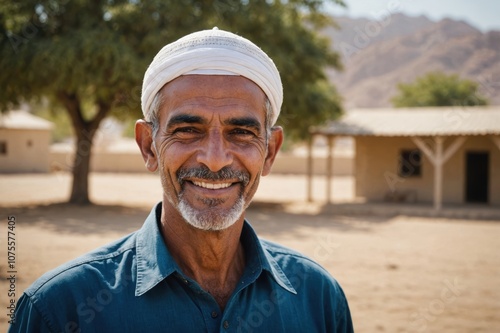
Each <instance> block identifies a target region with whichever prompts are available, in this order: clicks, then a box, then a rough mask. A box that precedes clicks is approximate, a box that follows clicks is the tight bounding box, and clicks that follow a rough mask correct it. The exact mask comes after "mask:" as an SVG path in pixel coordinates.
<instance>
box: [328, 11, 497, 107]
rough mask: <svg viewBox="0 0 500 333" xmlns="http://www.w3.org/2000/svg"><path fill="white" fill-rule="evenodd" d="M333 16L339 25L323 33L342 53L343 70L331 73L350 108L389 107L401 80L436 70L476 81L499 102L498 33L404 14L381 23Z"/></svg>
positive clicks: (489, 96)
mask: <svg viewBox="0 0 500 333" xmlns="http://www.w3.org/2000/svg"><path fill="white" fill-rule="evenodd" d="M334 19H335V22H336V23H337V24H338V25H339V27H340V29H339V30H336V29H334V28H328V29H326V30H324V31H323V32H322V33H323V34H325V35H326V36H328V37H329V38H330V39H331V41H332V47H333V48H334V49H335V50H336V51H337V52H339V53H340V54H341V56H342V63H343V65H344V70H343V71H342V72H337V71H331V70H329V71H328V77H329V79H330V80H331V82H332V83H333V84H335V86H336V87H337V89H338V90H339V92H340V93H341V94H342V96H343V97H344V105H345V107H346V109H350V108H355V107H385V106H391V102H390V99H391V97H392V96H394V95H395V94H396V92H397V90H396V85H397V83H398V82H411V81H413V80H414V79H415V78H416V77H418V76H421V75H423V74H425V73H427V72H430V71H437V70H439V71H443V72H446V73H456V74H459V75H460V76H461V77H464V78H469V79H472V80H474V81H476V82H478V83H479V84H480V86H481V92H482V94H483V95H485V96H486V97H487V98H488V99H489V101H490V103H491V104H494V105H500V31H489V32H487V33H483V32H481V31H480V30H478V29H476V28H474V27H472V26H471V25H469V24H467V23H466V22H463V21H455V20H450V19H443V20H441V21H438V22H434V21H431V20H429V19H428V18H426V17H425V16H419V17H410V16H406V15H403V14H395V15H393V16H390V17H387V18H385V19H382V20H378V21H376V20H374V19H373V20H369V19H364V18H358V19H352V18H348V17H336V18H334Z"/></svg>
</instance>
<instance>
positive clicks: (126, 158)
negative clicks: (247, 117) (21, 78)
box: [50, 149, 354, 176]
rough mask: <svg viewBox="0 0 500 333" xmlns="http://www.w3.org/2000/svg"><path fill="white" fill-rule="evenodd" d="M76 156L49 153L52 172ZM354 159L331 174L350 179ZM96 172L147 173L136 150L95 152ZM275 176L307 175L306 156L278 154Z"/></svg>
mask: <svg viewBox="0 0 500 333" xmlns="http://www.w3.org/2000/svg"><path fill="white" fill-rule="evenodd" d="M73 156H74V154H73V153H70V152H65V151H51V152H50V167H51V169H52V170H71V167H72V165H73V160H74V157H73ZM353 165H354V160H353V158H352V157H350V156H334V160H333V166H332V172H333V174H334V175H335V176H351V175H352V174H353ZM90 169H91V171H93V172H148V171H147V169H146V167H145V166H144V160H143V159H142V156H141V154H140V152H139V149H137V151H136V152H107V151H95V152H93V153H92V159H91V160H90ZM313 169H314V170H313V171H314V174H315V175H325V174H326V158H325V157H315V158H314V164H313ZM271 172H272V173H273V174H306V173H307V157H305V156H296V155H293V154H286V153H285V154H281V153H280V154H278V156H277V157H276V159H275V160H274V164H273V167H272V171H271Z"/></svg>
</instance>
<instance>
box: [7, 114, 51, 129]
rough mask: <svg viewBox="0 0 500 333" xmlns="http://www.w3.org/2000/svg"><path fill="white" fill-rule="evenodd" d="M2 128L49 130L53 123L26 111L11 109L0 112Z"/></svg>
mask: <svg viewBox="0 0 500 333" xmlns="http://www.w3.org/2000/svg"><path fill="white" fill-rule="evenodd" d="M2 128H7V129H33V130H51V129H52V128H54V124H53V123H52V122H50V121H48V120H45V119H43V118H40V117H37V116H34V115H32V114H31V113H29V112H27V111H21V110H13V111H7V112H6V113H0V129H2Z"/></svg>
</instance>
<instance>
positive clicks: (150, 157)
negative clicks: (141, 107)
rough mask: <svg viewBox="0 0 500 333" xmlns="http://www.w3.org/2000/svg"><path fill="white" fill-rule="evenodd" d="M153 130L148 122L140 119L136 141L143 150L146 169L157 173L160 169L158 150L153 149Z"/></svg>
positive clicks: (136, 124) (137, 122) (137, 125)
mask: <svg viewBox="0 0 500 333" xmlns="http://www.w3.org/2000/svg"><path fill="white" fill-rule="evenodd" d="M152 131H153V129H152V128H151V125H149V123H147V122H146V121H144V120H142V119H140V120H137V121H136V123H135V141H136V142H137V145H138V146H139V149H140V150H141V154H142V158H143V159H144V162H146V169H148V170H149V171H151V172H155V171H156V169H158V159H157V158H156V150H155V149H154V148H153V135H152Z"/></svg>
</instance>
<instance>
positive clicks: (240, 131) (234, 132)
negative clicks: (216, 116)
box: [231, 128, 254, 136]
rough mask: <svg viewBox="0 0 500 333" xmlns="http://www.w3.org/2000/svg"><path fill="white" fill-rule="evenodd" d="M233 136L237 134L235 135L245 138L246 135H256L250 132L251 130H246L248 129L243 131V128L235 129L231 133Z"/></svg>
mask: <svg viewBox="0 0 500 333" xmlns="http://www.w3.org/2000/svg"><path fill="white" fill-rule="evenodd" d="M231 133H232V134H235V135H242V136H245V135H249V136H251V135H254V133H253V132H252V131H249V130H246V129H243V128H235V129H233V130H232V131H231Z"/></svg>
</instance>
